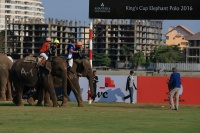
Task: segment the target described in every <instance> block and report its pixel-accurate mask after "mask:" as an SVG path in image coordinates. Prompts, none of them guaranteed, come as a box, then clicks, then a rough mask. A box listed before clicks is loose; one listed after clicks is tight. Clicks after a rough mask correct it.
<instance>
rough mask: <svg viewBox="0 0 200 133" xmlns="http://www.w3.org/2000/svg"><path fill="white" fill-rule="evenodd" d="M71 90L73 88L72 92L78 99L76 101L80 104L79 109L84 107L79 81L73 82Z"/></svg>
mask: <svg viewBox="0 0 200 133" xmlns="http://www.w3.org/2000/svg"><path fill="white" fill-rule="evenodd" d="M70 88H72V91H73V92H74V95H75V97H76V100H77V102H78V107H84V103H83V100H82V96H81V92H80V85H79V82H78V79H74V80H72V82H71V84H70Z"/></svg>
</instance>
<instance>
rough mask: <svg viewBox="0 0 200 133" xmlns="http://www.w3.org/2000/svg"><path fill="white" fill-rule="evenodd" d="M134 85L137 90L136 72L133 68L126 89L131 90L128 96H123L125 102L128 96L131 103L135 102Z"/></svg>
mask: <svg viewBox="0 0 200 133" xmlns="http://www.w3.org/2000/svg"><path fill="white" fill-rule="evenodd" d="M133 86H134V88H135V90H137V88H136V87H135V84H134V72H133V71H132V70H131V71H130V75H129V76H128V78H127V82H126V91H127V90H129V95H128V96H126V97H123V101H124V102H125V100H126V99H127V98H129V97H130V103H134V102H133V93H134V91H133Z"/></svg>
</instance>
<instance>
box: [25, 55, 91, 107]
mask: <svg viewBox="0 0 200 133" xmlns="http://www.w3.org/2000/svg"><path fill="white" fill-rule="evenodd" d="M81 62H82V63H81V65H79V66H78V65H77V64H76V63H75V62H73V66H72V68H71V71H72V72H68V73H67V94H68V97H66V96H63V98H62V106H68V104H67V102H68V101H69V94H70V92H71V91H73V93H74V95H75V97H76V99H77V102H78V107H83V106H84V103H83V100H82V95H81V93H80V85H79V77H78V76H77V73H81V74H82V77H86V78H87V79H88V80H89V86H90V90H91V97H92V96H93V95H94V88H93V73H92V68H91V65H90V62H89V61H88V59H86V58H83V59H81ZM54 81H61V80H59V79H55V78H54ZM57 87H60V86H56V85H55V88H57ZM38 94H39V93H38ZM38 94H36V95H35V96H33V97H30V98H29V99H28V101H29V103H30V104H31V105H33V103H34V101H35V100H36V99H37V98H38V97H40V98H38V103H37V105H41V104H42V99H41V98H43V97H44V106H51V101H50V95H49V93H48V92H47V91H45V94H44V96H38ZM40 94H42V93H40ZM30 101H31V102H30Z"/></svg>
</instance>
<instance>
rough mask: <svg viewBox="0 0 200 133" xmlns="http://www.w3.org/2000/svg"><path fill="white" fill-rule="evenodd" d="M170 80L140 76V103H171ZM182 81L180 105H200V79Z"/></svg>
mask: <svg viewBox="0 0 200 133" xmlns="http://www.w3.org/2000/svg"><path fill="white" fill-rule="evenodd" d="M168 79H170V77H152V76H138V92H137V94H138V95H137V98H138V99H137V101H138V103H169V98H168V97H169V91H168V85H167V84H166V82H168ZM181 80H182V83H181V84H182V85H181V86H182V87H181V90H180V93H179V104H194V105H200V99H199V94H200V84H198V83H199V81H200V78H198V77H181Z"/></svg>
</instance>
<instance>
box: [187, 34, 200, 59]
mask: <svg viewBox="0 0 200 133" xmlns="http://www.w3.org/2000/svg"><path fill="white" fill-rule="evenodd" d="M186 40H188V47H186V48H184V49H183V56H184V57H183V60H184V62H186V63H200V32H198V33H196V34H194V35H192V36H190V37H187V38H186Z"/></svg>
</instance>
